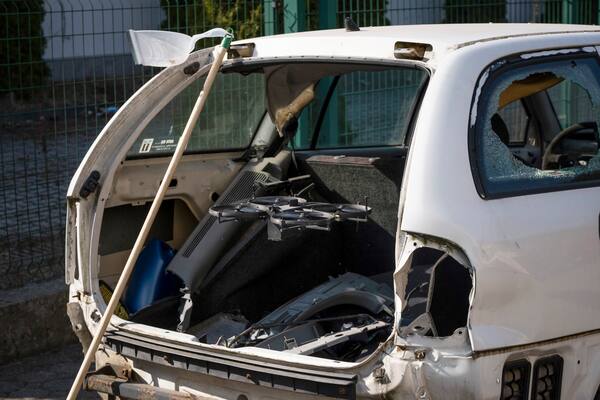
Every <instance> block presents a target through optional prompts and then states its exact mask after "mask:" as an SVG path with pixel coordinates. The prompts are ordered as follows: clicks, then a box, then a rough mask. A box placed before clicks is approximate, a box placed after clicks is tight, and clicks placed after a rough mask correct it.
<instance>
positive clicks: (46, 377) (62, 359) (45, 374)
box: [0, 344, 100, 400]
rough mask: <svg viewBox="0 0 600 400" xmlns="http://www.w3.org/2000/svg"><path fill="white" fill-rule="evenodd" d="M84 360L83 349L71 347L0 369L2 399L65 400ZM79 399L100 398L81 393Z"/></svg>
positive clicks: (3, 366) (88, 393)
mask: <svg viewBox="0 0 600 400" xmlns="http://www.w3.org/2000/svg"><path fill="white" fill-rule="evenodd" d="M82 359H83V354H82V353H81V346H80V345H79V344H72V345H68V346H65V347H63V348H62V349H60V350H54V351H50V352H48V353H43V354H39V355H36V356H32V357H27V358H24V359H22V360H20V361H16V362H13V363H10V364H6V365H1V366H0V399H2V400H4V399H13V400H14V399H21V400H25V399H32V400H33V399H35V400H41V399H48V400H49V399H52V400H54V399H56V400H59V399H64V398H65V397H66V396H67V393H68V392H69V389H70V387H71V383H72V382H73V378H74V377H75V375H76V374H77V370H78V368H79V364H80V363H81V360H82ZM79 398H80V399H99V398H100V397H99V396H98V395H96V394H94V393H90V392H81V394H80V395H79Z"/></svg>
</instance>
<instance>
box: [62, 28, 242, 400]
mask: <svg viewBox="0 0 600 400" xmlns="http://www.w3.org/2000/svg"><path fill="white" fill-rule="evenodd" d="M231 39H232V37H231V36H226V37H225V38H223V41H222V42H221V45H220V46H217V47H216V49H215V52H216V56H215V61H214V62H213V64H212V66H211V68H210V70H209V72H208V76H207V77H206V81H205V82H204V87H203V88H202V91H201V92H200V95H199V96H198V99H197V100H196V104H194V108H193V109H192V113H191V114H190V118H189V119H188V122H187V124H186V125H185V128H184V130H183V133H182V134H181V137H180V138H179V141H178V142H177V147H176V148H175V152H174V153H173V157H172V158H171V161H170V162H169V166H168V167H167V171H166V172H165V176H164V177H163V180H162V182H161V183H160V186H159V188H158V192H157V193H156V196H155V197H154V201H152V206H151V207H150V211H149V212H148V215H147V216H146V220H145V221H144V225H143V226H142V229H141V230H140V233H139V234H138V237H137V239H136V241H135V244H134V245H133V249H132V250H131V253H130V254H129V258H128V259H127V262H126V263H125V268H123V272H122V273H121V276H120V277H119V281H118V282H117V286H115V290H114V292H113V294H112V297H111V299H110V301H109V302H108V306H107V307H106V311H105V312H104V315H103V316H102V319H101V320H100V324H99V326H98V329H97V330H96V334H95V335H94V338H93V339H92V343H91V344H90V347H89V348H88V350H87V352H86V353H85V357H84V359H83V362H82V363H81V366H80V367H79V372H77V377H76V378H75V380H74V381H73V385H72V386H71V390H70V391H69V394H68V396H67V400H75V399H76V398H77V395H78V394H79V390H81V386H82V384H83V379H84V378H85V375H86V373H87V372H88V370H89V368H90V365H91V364H92V360H93V359H94V356H95V354H96V351H97V350H98V346H100V342H101V341H102V337H103V336H104V333H105V332H106V328H107V327H108V323H109V322H110V319H111V317H112V316H113V314H114V312H115V308H116V307H117V304H118V303H119V300H120V299H121V296H122V295H123V291H124V290H125V287H126V286H127V282H128V281H129V277H130V276H131V273H132V272H133V268H134V267H135V263H136V261H137V259H138V256H139V255H140V252H141V251H142V248H143V246H144V243H145V242H146V239H147V238H148V233H149V232H150V228H151V227H152V223H153V222H154V219H155V218H156V214H157V213H158V209H159V208H160V205H161V203H162V201H163V198H164V197H165V193H166V191H167V189H168V187H169V183H170V182H171V179H172V178H173V174H174V173H175V169H176V168H177V165H178V164H179V161H180V160H181V156H183V152H184V151H185V149H186V147H187V144H188V142H189V140H190V136H191V135H192V131H193V130H194V127H195V126H196V123H197V122H198V117H199V116H200V113H201V112H202V109H203V108H204V104H205V103H206V98H207V97H208V94H209V93H210V89H211V88H212V85H213V83H214V80H215V78H216V76H217V73H218V72H219V69H220V68H221V64H222V63H223V58H224V57H225V53H227V49H229V44H230V43H231Z"/></svg>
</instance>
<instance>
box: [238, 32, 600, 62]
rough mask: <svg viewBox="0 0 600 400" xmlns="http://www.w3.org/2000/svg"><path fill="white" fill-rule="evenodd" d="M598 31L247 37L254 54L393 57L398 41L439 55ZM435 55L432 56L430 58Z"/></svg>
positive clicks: (317, 34) (329, 34)
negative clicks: (429, 48) (498, 42)
mask: <svg viewBox="0 0 600 400" xmlns="http://www.w3.org/2000/svg"><path fill="white" fill-rule="evenodd" d="M578 32H597V33H600V27H599V26H595V25H567V24H509V23H488V24H435V25H396V26H383V27H361V28H360V31H346V30H345V29H330V30H321V31H308V32H299V33H288V34H283V35H273V36H265V37H260V38H254V39H247V40H242V41H238V42H235V43H238V44H241V43H248V42H252V43H254V44H255V51H254V55H253V56H254V57H278V56H279V57H285V56H292V57H293V56H328V55H329V56H354V57H369V58H373V57H374V58H393V57H394V54H393V49H394V44H395V43H396V42H397V41H401V42H415V43H426V44H429V45H431V46H432V48H433V53H434V54H435V56H436V57H439V56H441V55H443V54H444V53H447V52H448V51H452V50H455V49H458V48H461V47H465V46H469V45H472V44H476V43H480V42H490V41H494V40H501V39H507V38H512V37H523V36H540V35H567V34H574V33H578ZM430 58H433V57H430Z"/></svg>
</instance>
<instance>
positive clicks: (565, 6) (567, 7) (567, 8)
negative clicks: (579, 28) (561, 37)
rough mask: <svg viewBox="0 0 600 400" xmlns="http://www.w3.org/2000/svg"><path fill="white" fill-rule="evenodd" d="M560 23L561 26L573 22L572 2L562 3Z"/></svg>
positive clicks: (565, 0)
mask: <svg viewBox="0 0 600 400" xmlns="http://www.w3.org/2000/svg"><path fill="white" fill-rule="evenodd" d="M561 22H562V23H563V24H572V23H574V21H573V0H563V1H562V16H561Z"/></svg>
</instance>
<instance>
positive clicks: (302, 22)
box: [283, 0, 306, 33]
mask: <svg viewBox="0 0 600 400" xmlns="http://www.w3.org/2000/svg"><path fill="white" fill-rule="evenodd" d="M305 30H306V1H305V0H284V1H283V32H284V33H290V32H302V31H305Z"/></svg>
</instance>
